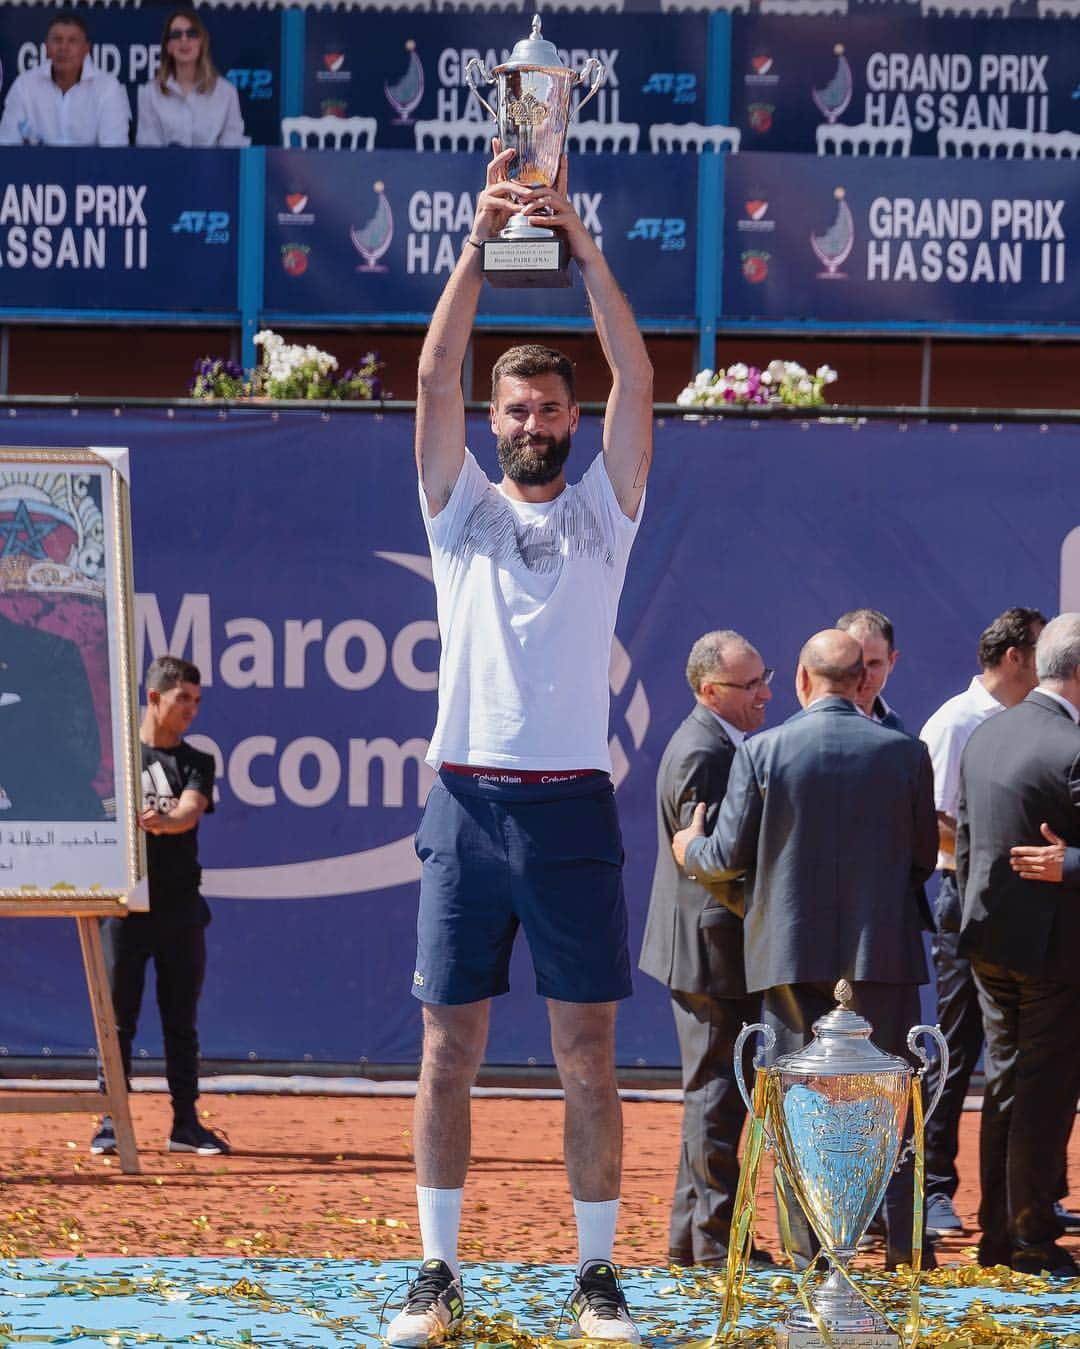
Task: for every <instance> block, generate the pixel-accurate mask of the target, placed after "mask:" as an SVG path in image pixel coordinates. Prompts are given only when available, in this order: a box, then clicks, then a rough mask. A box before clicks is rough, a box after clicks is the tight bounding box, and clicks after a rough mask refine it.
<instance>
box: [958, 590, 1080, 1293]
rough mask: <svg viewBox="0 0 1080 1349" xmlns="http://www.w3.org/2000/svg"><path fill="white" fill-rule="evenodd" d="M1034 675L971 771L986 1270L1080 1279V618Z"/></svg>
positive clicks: (970, 907)
mask: <svg viewBox="0 0 1080 1349" xmlns="http://www.w3.org/2000/svg"><path fill="white" fill-rule="evenodd" d="M1035 671H1036V674H1037V675H1038V678H1039V685H1038V688H1036V689H1033V690H1032V692H1031V693H1029V694H1028V695H1027V697H1026V698H1025V699H1024V701H1023V702H1022V703H1017V704H1016V706H1015V707H1008V708H1006V709H1005V711H1004V712H999V713H998V714H997V716H995V717H991V718H990V719H989V720H987V721H984V722H983V723H982V725H981V726H978V727H976V729H975V730H974V731H973V732H972V735H971V738H970V739H969V740H968V742H967V746H966V747H965V749H964V754H963V758H962V759H961V761H960V805H959V813H958V817H957V831H956V880H957V885H958V887H959V889H960V893H961V895H962V896H963V902H964V909H963V918H962V920H961V925H960V951H961V953H962V954H964V955H967V956H968V957H969V959H970V960H971V969H972V973H973V975H974V977H975V987H976V989H977V991H978V995H979V1006H980V1008H981V1010H982V1016H983V1029H984V1032H985V1035H986V1056H985V1069H986V1086H985V1089H984V1093H983V1109H982V1123H981V1130H980V1135H979V1176H980V1185H981V1191H982V1194H981V1201H980V1205H979V1223H980V1226H981V1227H982V1233H983V1234H982V1239H981V1241H980V1242H979V1260H980V1262H981V1263H982V1264H985V1265H994V1264H1007V1265H1011V1267H1012V1268H1013V1269H1015V1270H1019V1271H1020V1272H1022V1273H1031V1274H1038V1273H1039V1272H1041V1271H1042V1270H1048V1271H1049V1272H1050V1273H1051V1274H1052V1275H1055V1276H1058V1277H1063V1278H1075V1277H1076V1276H1077V1275H1078V1274H1080V1268H1078V1266H1077V1264H1076V1261H1075V1260H1074V1259H1073V1258H1072V1256H1071V1255H1070V1254H1069V1252H1068V1251H1066V1250H1065V1249H1064V1248H1063V1247H1061V1246H1059V1245H1058V1244H1057V1242H1056V1241H1055V1238H1056V1237H1057V1236H1059V1235H1060V1234H1061V1231H1062V1228H1063V1223H1062V1220H1061V1216H1060V1214H1059V1213H1056V1212H1055V1210H1054V1201H1055V1200H1056V1199H1057V1198H1058V1194H1059V1186H1060V1180H1061V1176H1062V1172H1063V1166H1064V1158H1065V1149H1066V1146H1067V1144H1068V1140H1069V1132H1070V1130H1071V1128H1072V1124H1073V1121H1074V1118H1075V1114H1076V1097H1077V1089H1078V1087H1080V1031H1078V1027H1080V726H1078V725H1077V722H1078V719H1080V614H1060V615H1059V616H1058V617H1057V618H1055V619H1052V620H1051V621H1050V622H1049V623H1048V624H1047V625H1046V627H1045V628H1043V630H1042V632H1041V633H1040V635H1039V640H1038V642H1037V643H1036V646H1035Z"/></svg>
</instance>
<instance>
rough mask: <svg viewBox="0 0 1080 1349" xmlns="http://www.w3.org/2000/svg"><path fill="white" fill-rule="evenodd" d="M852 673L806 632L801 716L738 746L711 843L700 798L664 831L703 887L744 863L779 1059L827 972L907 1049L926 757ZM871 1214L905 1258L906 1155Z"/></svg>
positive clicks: (924, 919) (805, 1249) (802, 1229)
mask: <svg viewBox="0 0 1080 1349" xmlns="http://www.w3.org/2000/svg"><path fill="white" fill-rule="evenodd" d="M863 673H864V671H863V659H862V650H861V648H860V646H859V643H858V642H856V641H855V639H854V638H853V637H850V636H849V635H848V634H847V633H844V632H840V631H838V630H837V629H828V630H827V631H825V632H820V633H818V634H817V635H816V636H815V637H812V638H811V639H810V640H809V641H808V642H807V643H806V645H805V646H804V647H803V649H802V652H801V653H800V656H799V665H798V670H797V672H796V677H795V690H796V693H797V695H798V698H799V702H800V703H801V704H802V708H803V710H802V711H801V712H799V713H797V714H796V715H795V716H794V717H792V718H791V719H790V720H789V721H787V722H785V723H784V725H783V726H778V727H776V728H775V729H774V730H770V731H764V732H762V734H761V735H759V736H755V737H754V738H753V739H752V740H748V741H746V742H745V743H744V744H743V745H742V746H741V747H740V749H739V750H738V752H737V753H736V755H735V759H734V761H733V763H732V767H731V775H730V777H729V780H728V789H727V794H726V796H725V797H724V802H723V805H722V806H721V807H720V813H719V815H718V817H717V822H716V828H715V830H714V831H713V833H712V834H711V835H710V836H709V837H705V836H704V835H705V825H704V815H705V812H704V810H703V809H702V808H701V807H698V808H697V810H695V812H694V822H693V824H692V825H691V827H690V828H689V829H686V830H682V831H680V833H678V834H676V835H675V838H674V839H673V840H672V848H673V850H674V853H675V856H676V858H679V859H682V858H685V863H684V865H685V868H686V871H687V873H688V874H689V875H693V876H697V877H698V878H699V879H701V880H702V881H718V880H723V879H726V878H729V877H730V876H732V875H733V874H737V873H740V872H745V873H746V878H745V882H744V886H745V895H746V917H745V922H744V927H743V935H744V939H745V943H746V986H747V989H748V990H749V991H750V992H751V993H755V992H759V991H760V992H761V993H762V995H763V997H762V1002H763V1010H764V1020H765V1021H766V1022H767V1023H768V1024H769V1025H770V1026H771V1027H772V1028H773V1030H774V1031H775V1033H776V1049H775V1053H776V1054H778V1055H779V1054H785V1053H790V1052H792V1051H794V1050H797V1049H799V1048H801V1047H802V1046H803V1045H804V1044H806V1043H807V1042H808V1040H809V1039H810V1037H811V1034H812V1027H813V1023H814V1021H815V1020H816V1019H817V1018H818V1017H819V1016H821V1015H823V1014H824V1013H825V1012H827V1011H829V1010H830V1009H831V1008H832V1006H833V987H834V985H835V983H836V980H837V979H838V978H840V977H841V976H842V977H844V978H846V979H847V980H848V982H849V983H851V984H852V986H853V988H854V991H855V999H854V1005H855V1008H856V1010H857V1011H858V1012H860V1013H861V1015H863V1016H864V1017H866V1019H867V1020H868V1021H870V1022H871V1023H872V1024H873V1027H874V1035H873V1039H874V1043H875V1044H877V1045H878V1046H879V1047H880V1048H881V1049H883V1050H885V1051H886V1052H887V1053H892V1054H900V1055H903V1056H904V1057H909V1055H908V1051H907V1032H908V1030H909V1029H910V1028H911V1026H913V1025H914V1024H915V1023H916V1022H917V1021H918V1020H919V994H918V985H919V984H921V983H925V981H926V977H927V970H926V957H925V955H924V953H923V944H922V929H923V928H924V927H926V928H928V927H929V925H930V914H929V909H928V908H927V906H926V899H925V896H924V895H923V890H922V886H923V882H924V881H925V880H926V879H927V877H928V876H930V874H931V873H932V872H933V870H934V862H935V860H936V857H937V822H936V820H935V817H934V799H933V790H932V779H931V771H930V759H929V756H928V754H927V752H926V747H925V745H923V744H922V743H921V742H920V741H918V740H915V739H913V738H912V737H910V736H907V735H903V734H902V733H901V732H899V731H891V730H888V729H887V728H886V727H884V726H880V725H878V724H877V723H875V722H873V721H871V720H870V719H869V718H868V717H865V716H863V715H862V714H861V713H860V712H859V710H858V708H857V707H856V705H855V699H856V697H857V696H858V694H859V691H860V688H861V685H862V681H863ZM920 900H921V903H920ZM885 1209H886V1225H887V1229H888V1236H887V1246H886V1261H887V1263H888V1264H889V1265H896V1264H898V1263H900V1262H901V1261H906V1260H908V1259H910V1257H911V1222H912V1219H911V1167H910V1165H909V1166H907V1167H905V1168H904V1169H903V1170H902V1171H901V1172H900V1174H899V1175H898V1176H897V1177H896V1178H895V1180H894V1182H893V1183H892V1184H890V1186H889V1190H888V1193H887V1195H886V1201H885ZM792 1220H793V1222H792V1227H793V1230H792V1237H793V1241H794V1246H795V1253H796V1255H797V1256H798V1257H799V1258H800V1259H802V1260H808V1259H810V1258H811V1257H812V1255H813V1252H814V1251H815V1249H816V1242H815V1241H814V1240H813V1238H812V1235H811V1233H810V1230H809V1227H808V1225H807V1224H806V1222H805V1220H804V1219H803V1217H802V1214H801V1213H799V1212H797V1211H793V1212H792Z"/></svg>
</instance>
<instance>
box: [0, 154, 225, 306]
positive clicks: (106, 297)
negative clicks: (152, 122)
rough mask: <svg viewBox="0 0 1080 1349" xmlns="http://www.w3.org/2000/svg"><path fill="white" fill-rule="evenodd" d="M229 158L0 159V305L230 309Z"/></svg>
mask: <svg viewBox="0 0 1080 1349" xmlns="http://www.w3.org/2000/svg"><path fill="white" fill-rule="evenodd" d="M237 154H238V151H236V150H201V151H199V156H198V172H197V173H194V172H192V169H193V161H192V158H191V155H192V152H191V151H190V150H101V151H86V150H79V149H65V150H60V149H46V148H43V147H36V148H34V149H33V150H28V149H24V148H23V147H21V146H18V147H13V148H10V149H0V184H2V187H0V303H2V304H3V305H4V306H5V307H10V308H19V307H21V306H26V307H33V308H50V309H51V308H63V309H86V310H93V309H110V310H115V309H140V310H147V309H162V310H194V309H201V310H205V311H206V312H207V313H229V312H232V311H234V310H235V309H236V255H237V184H236V180H237V170H236V166H237Z"/></svg>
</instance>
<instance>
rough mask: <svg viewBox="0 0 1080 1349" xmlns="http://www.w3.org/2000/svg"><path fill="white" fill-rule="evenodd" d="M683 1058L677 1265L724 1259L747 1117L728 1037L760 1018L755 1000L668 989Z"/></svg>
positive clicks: (672, 1250)
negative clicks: (741, 1142) (737, 1082)
mask: <svg viewBox="0 0 1080 1349" xmlns="http://www.w3.org/2000/svg"><path fill="white" fill-rule="evenodd" d="M671 1009H672V1012H673V1013H674V1016H675V1030H676V1033H677V1034H678V1037H679V1055H680V1058H681V1060H682V1082H683V1122H682V1146H681V1148H680V1151H679V1170H678V1175H677V1176H676V1179H675V1196H674V1198H673V1200H672V1204H671V1230H670V1234H669V1237H668V1254H669V1256H670V1258H671V1259H672V1260H673V1261H675V1262H677V1263H678V1264H681V1265H705V1264H718V1263H720V1262H721V1261H723V1260H726V1259H727V1248H728V1233H729V1231H730V1228H731V1218H732V1213H733V1211H734V1208H735V1191H736V1189H737V1187H738V1184H739V1135H740V1134H741V1133H742V1127H743V1121H744V1120H745V1118H746V1107H745V1106H744V1105H743V1101H742V1097H741V1096H740V1095H739V1088H738V1087H737V1086H736V1083H735V1073H734V1049H735V1037H736V1036H737V1035H738V1033H739V1031H740V1030H741V1029H742V1027H743V1024H744V1022H753V1021H757V1020H758V1019H759V1018H760V1015H761V998H760V996H753V997H745V998H714V997H710V996H709V994H707V993H683V992H680V991H679V990H677V989H672V990H671Z"/></svg>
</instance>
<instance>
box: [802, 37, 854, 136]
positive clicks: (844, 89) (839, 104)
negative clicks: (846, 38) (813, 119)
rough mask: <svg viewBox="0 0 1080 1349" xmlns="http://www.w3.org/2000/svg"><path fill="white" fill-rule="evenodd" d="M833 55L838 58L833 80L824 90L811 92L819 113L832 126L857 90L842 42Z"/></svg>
mask: <svg viewBox="0 0 1080 1349" xmlns="http://www.w3.org/2000/svg"><path fill="white" fill-rule="evenodd" d="M833 55H834V56H835V57H836V70H835V72H834V74H833V77H832V79H831V80H830V81H829V82H828V84H826V85H825V87H824V88H823V89H811V90H810V97H811V98H812V99H813V100H814V103H815V104H816V105H817V110H818V112H820V113H821V115H822V117H824V118H825V121H826V122H828V123H829V125H830V126H831V125H832V123H833V122H835V121H836V120H837V118H839V117H842V116H843V115H844V113H845V112H846V111H847V107H848V104H849V103H850V102H851V95H852V94H853V93H854V90H855V78H854V76H853V75H852V73H851V66H850V65H849V64H848V59H847V57H846V56H845V55H844V44H843V43H842V42H838V43H837V44H836V46H835V47H834V48H833Z"/></svg>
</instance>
